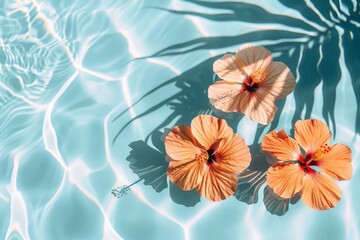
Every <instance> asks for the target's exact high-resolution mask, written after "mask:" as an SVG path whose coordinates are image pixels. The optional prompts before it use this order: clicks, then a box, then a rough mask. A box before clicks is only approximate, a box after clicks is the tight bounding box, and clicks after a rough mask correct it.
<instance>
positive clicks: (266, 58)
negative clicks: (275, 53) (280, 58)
mask: <svg viewBox="0 0 360 240" xmlns="http://www.w3.org/2000/svg"><path fill="white" fill-rule="evenodd" d="M271 61H272V56H271V52H270V51H269V50H267V49H266V48H264V47H261V46H254V45H251V44H245V45H243V46H241V47H240V48H239V49H238V50H237V51H236V63H237V65H238V66H239V67H240V69H242V70H243V71H244V72H245V73H246V74H247V75H248V76H250V75H251V73H252V72H253V71H254V70H256V69H260V70H265V69H266V68H267V66H268V65H269V64H270V63H271Z"/></svg>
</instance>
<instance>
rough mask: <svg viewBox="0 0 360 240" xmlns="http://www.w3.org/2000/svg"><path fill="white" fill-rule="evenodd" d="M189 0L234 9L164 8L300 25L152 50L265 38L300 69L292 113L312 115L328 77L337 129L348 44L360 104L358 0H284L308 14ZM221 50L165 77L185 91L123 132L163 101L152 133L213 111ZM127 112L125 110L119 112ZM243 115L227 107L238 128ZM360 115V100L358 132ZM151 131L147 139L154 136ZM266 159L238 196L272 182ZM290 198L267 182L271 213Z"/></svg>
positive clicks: (165, 52)
mask: <svg viewBox="0 0 360 240" xmlns="http://www.w3.org/2000/svg"><path fill="white" fill-rule="evenodd" d="M187 1H188V2H192V3H193V4H197V5H200V6H202V7H206V8H208V9H211V10H219V11H220V10H224V9H225V10H229V11H228V12H229V13H226V14H223V13H220V14H205V13H199V12H193V11H174V10H169V9H159V10H160V11H168V12H169V13H171V14H181V15H191V16H196V17H201V18H205V19H208V20H211V21H217V22H226V21H238V22H239V24H241V22H251V23H255V24H263V23H266V24H271V23H273V24H281V25H283V26H286V27H287V29H289V27H292V28H294V31H289V30H287V29H286V30H281V29H271V30H269V29H260V30H258V31H255V32H250V33H246V34H241V35H235V36H215V37H214V36H212V37H203V38H196V39H193V40H190V41H186V42H183V43H178V44H174V45H171V46H169V47H166V48H164V49H162V50H160V51H158V52H156V53H155V54H153V55H152V56H149V57H152V58H160V57H163V56H174V57H175V56H177V55H181V54H184V53H188V52H194V51H197V50H214V49H221V48H227V47H232V46H234V50H235V49H236V48H237V47H238V46H240V45H242V44H245V43H248V42H256V41H264V42H265V43H266V44H264V46H265V47H267V48H268V49H269V50H271V51H272V52H273V53H275V54H276V57H275V60H276V61H282V62H284V63H286V64H287V65H288V66H289V68H290V69H291V71H292V72H293V73H294V75H295V76H296V77H297V80H298V82H297V86H296V88H295V90H294V98H295V106H294V107H295V109H294V113H293V117H292V123H293V125H294V123H295V122H296V121H297V120H298V119H301V118H310V117H311V114H312V110H313V107H314V102H315V98H316V97H317V96H316V95H315V94H316V91H315V90H316V89H317V88H318V87H319V86H320V85H322V89H321V93H322V99H323V106H322V115H323V118H324V119H325V120H326V122H327V124H328V125H330V123H332V126H333V129H332V130H333V133H334V135H335V134H336V132H335V129H336V128H335V126H336V116H335V109H334V107H335V102H336V87H337V85H338V83H339V82H340V80H341V77H342V68H341V67H342V66H341V65H340V63H339V58H340V56H341V52H343V54H344V59H345V65H346V66H345V67H346V68H347V69H348V71H349V73H350V76H351V86H349V87H352V88H353V90H354V93H355V97H356V104H357V106H359V104H360V70H359V68H358V66H359V65H360V56H359V55H358V54H357V53H358V52H360V49H359V48H360V47H359V44H358V43H359V42H360V30H359V29H360V28H359V27H358V26H360V15H359V14H358V13H357V11H356V9H357V8H358V7H359V6H356V7H355V6H354V5H353V2H352V1H349V0H348V1H342V4H343V5H346V6H347V9H349V12H348V13H346V12H344V11H342V9H341V6H340V5H339V3H338V2H336V1H331V0H330V1H331V2H328V1H315V0H313V1H310V3H311V4H312V5H313V6H314V7H313V6H311V4H310V5H309V4H308V3H305V2H296V3H295V2H291V1H286V0H280V2H281V3H282V4H283V5H285V6H286V7H288V8H289V9H292V10H294V11H297V12H299V13H300V15H301V16H302V17H303V18H304V19H305V20H306V21H303V20H302V19H298V18H295V17H292V16H283V15H276V14H272V13H270V12H268V11H267V10H266V9H263V8H261V7H259V6H257V5H253V4H248V3H237V2H216V3H215V2H210V1H190V0H187ZM212 12H214V11H212ZM344 16H345V18H344ZM297 29H300V30H301V31H300V30H297ZM339 29H340V30H339ZM224 54H225V53H224ZM221 56H222V55H221ZM221 56H216V57H212V58H209V59H207V60H205V61H203V62H202V63H200V64H198V65H196V66H194V67H192V68H191V69H190V70H188V71H185V72H183V73H182V74H181V75H179V76H177V77H175V78H173V79H170V80H168V81H167V82H166V83H164V84H162V85H160V86H159V87H166V86H168V85H169V84H175V86H176V87H178V88H179V90H180V91H179V92H178V93H177V94H175V95H173V96H171V97H170V98H168V99H166V100H164V101H162V102H159V103H157V104H155V105H153V106H151V107H150V108H149V109H147V110H145V111H144V112H143V113H141V114H139V115H138V116H137V117H136V118H134V119H131V120H130V121H129V122H128V123H126V124H125V125H124V126H123V127H122V128H121V129H120V131H119V132H118V135H120V133H121V132H122V130H123V129H124V128H126V126H128V125H129V124H131V122H132V121H134V120H135V119H139V118H141V117H143V116H145V115H147V114H150V113H151V112H154V111H156V110H158V109H159V108H161V107H163V106H168V107H169V109H171V110H172V111H171V113H170V114H169V116H168V117H167V118H166V119H164V120H163V121H162V122H161V123H159V125H158V126H155V127H154V130H153V132H152V133H154V132H156V131H159V130H160V129H161V128H164V127H166V126H167V125H168V124H169V123H171V122H173V121H174V120H176V121H175V125H178V124H185V125H189V124H190V121H191V119H192V118H193V117H195V116H197V115H198V114H210V113H212V112H213V111H212V109H211V108H210V107H209V103H208V99H207V93H206V92H207V88H208V86H209V85H210V84H212V83H213V82H214V74H213V72H212V64H213V62H214V61H215V60H216V59H218V58H220V57H221ZM155 90H156V89H154V90H152V91H150V92H148V93H146V94H145V95H144V96H143V97H142V98H140V100H139V101H141V100H142V99H143V98H144V97H145V96H148V95H150V94H152V93H153V92H154V91H155ZM135 104H136V103H135ZM277 105H278V107H279V110H278V112H277V114H276V116H275V118H274V121H273V122H272V123H271V125H270V130H273V129H275V128H276V127H278V124H279V119H280V116H281V115H282V112H283V107H284V105H285V99H282V100H280V101H277ZM357 106H356V107H357ZM125 111H127V110H125ZM122 114H123V113H122ZM303 114H304V115H303ZM120 116H121V114H120V115H119V117H120ZM229 116H230V117H229ZM242 117H243V115H241V114H239V115H235V114H231V115H228V118H230V119H229V120H228V122H229V125H231V126H232V127H233V128H234V129H236V127H237V125H238V123H239V121H240V120H241V118H242ZM359 120H360V108H359V107H357V110H356V121H355V123H356V125H355V126H354V129H355V132H356V133H360V121H359ZM264 129H265V128H262V127H259V128H257V129H256V132H255V140H254V146H253V148H255V149H256V148H257V147H258V146H256V143H258V142H259V141H260V136H261V135H262V134H263V131H264ZM152 133H151V134H152ZM151 134H149V136H148V137H150V136H151ZM118 135H117V136H118ZM148 137H147V138H146V139H148ZM114 140H115V139H114ZM255 152H256V151H255ZM257 154H260V155H258V156H255V157H254V159H257V158H258V159H262V158H264V156H261V152H257ZM262 161H263V160H262ZM265 165H266V164H264V163H262V164H258V163H257V164H255V163H253V164H252V166H250V167H249V169H248V170H247V171H245V172H244V173H242V174H240V175H239V184H238V190H237V192H236V194H235V197H237V198H238V199H239V200H240V201H243V202H246V203H248V204H252V203H256V202H257V201H258V191H259V189H260V188H261V186H263V184H264V183H265V172H266V167H265ZM289 202H291V201H290V200H284V199H279V198H278V197H276V196H275V195H274V194H273V193H272V191H271V189H269V188H268V187H265V188H264V204H265V206H266V208H267V210H268V211H270V212H271V213H273V214H276V215H283V214H285V213H286V211H287V210H288V204H289ZM294 202H296V201H294Z"/></svg>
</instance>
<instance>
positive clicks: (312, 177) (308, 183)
mask: <svg viewBox="0 0 360 240" xmlns="http://www.w3.org/2000/svg"><path fill="white" fill-rule="evenodd" d="M301 198H302V201H303V202H304V203H305V204H306V205H308V206H309V207H311V208H313V209H317V210H326V209H329V208H333V207H335V206H336V204H337V203H338V202H339V200H340V198H341V190H340V188H339V187H338V186H337V185H336V184H335V183H334V181H333V180H332V179H331V177H329V176H328V175H326V174H323V173H320V172H315V171H314V172H312V173H309V174H306V175H305V177H304V180H303V185H302V190H301Z"/></svg>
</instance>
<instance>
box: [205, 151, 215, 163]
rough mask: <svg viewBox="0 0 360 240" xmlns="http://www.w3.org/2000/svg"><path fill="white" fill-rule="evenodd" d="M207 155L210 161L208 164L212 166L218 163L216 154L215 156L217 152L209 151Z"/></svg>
mask: <svg viewBox="0 0 360 240" xmlns="http://www.w3.org/2000/svg"><path fill="white" fill-rule="evenodd" d="M207 154H208V160H207V164H208V165H209V164H212V163H215V162H216V154H215V151H214V150H212V149H209V150H208V151H207Z"/></svg>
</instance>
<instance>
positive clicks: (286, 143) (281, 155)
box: [261, 130, 301, 161]
mask: <svg viewBox="0 0 360 240" xmlns="http://www.w3.org/2000/svg"><path fill="white" fill-rule="evenodd" d="M261 148H262V150H263V151H265V152H267V153H270V154H271V155H272V156H274V157H276V158H277V159H279V160H283V161H287V160H297V159H298V158H299V155H301V151H300V147H299V145H298V144H297V142H296V141H295V139H293V138H291V137H289V136H288V135H287V134H286V132H285V131H284V130H281V131H279V132H277V131H272V132H270V133H268V134H266V135H265V137H264V138H263V140H262V143H261Z"/></svg>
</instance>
